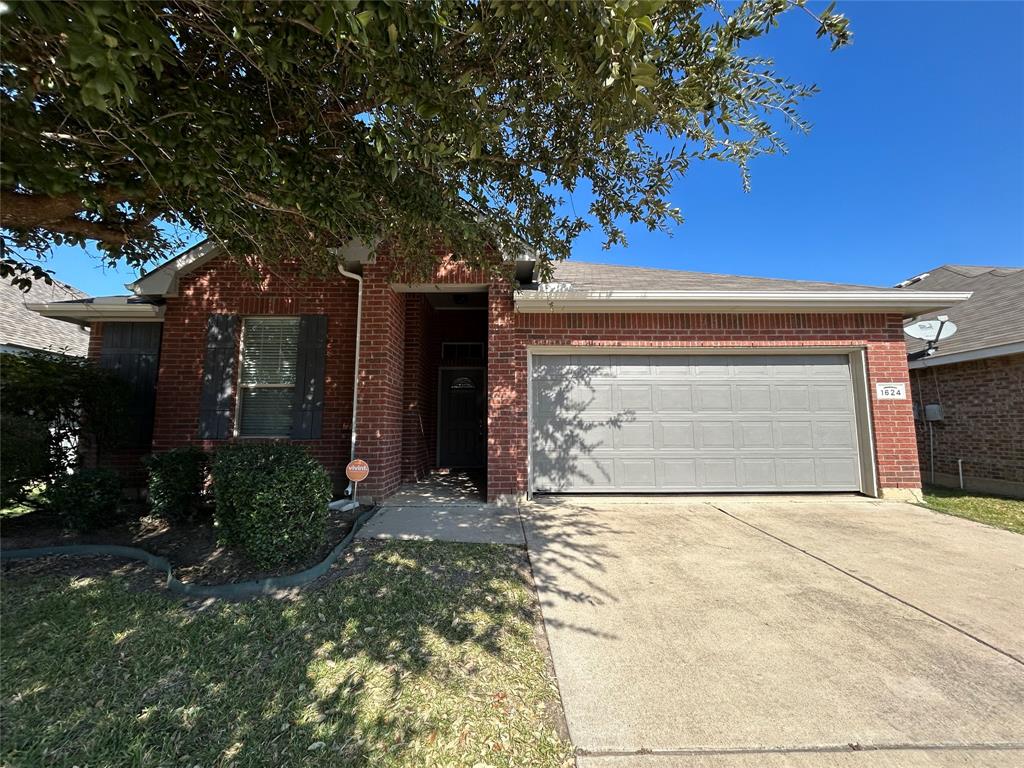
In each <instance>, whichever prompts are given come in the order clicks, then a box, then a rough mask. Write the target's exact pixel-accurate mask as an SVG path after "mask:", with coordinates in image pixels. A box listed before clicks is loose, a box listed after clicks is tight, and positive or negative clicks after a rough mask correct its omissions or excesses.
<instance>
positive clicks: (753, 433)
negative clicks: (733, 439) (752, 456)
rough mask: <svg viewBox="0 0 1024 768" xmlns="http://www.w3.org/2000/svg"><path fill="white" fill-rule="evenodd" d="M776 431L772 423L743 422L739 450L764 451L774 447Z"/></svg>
mask: <svg viewBox="0 0 1024 768" xmlns="http://www.w3.org/2000/svg"><path fill="white" fill-rule="evenodd" d="M773 434H774V430H773V429H772V422H770V421H741V422H740V424H739V446H738V447H739V448H743V449H747V448H751V449H755V450H757V449H763V448H771V447H772V446H773V445H774V440H773V439H772V437H773Z"/></svg>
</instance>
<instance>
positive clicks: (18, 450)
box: [0, 413, 52, 507]
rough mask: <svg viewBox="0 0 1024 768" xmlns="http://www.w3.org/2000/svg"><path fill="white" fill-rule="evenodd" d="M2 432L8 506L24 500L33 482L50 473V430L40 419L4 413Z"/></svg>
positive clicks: (1, 493) (0, 491)
mask: <svg viewBox="0 0 1024 768" xmlns="http://www.w3.org/2000/svg"><path fill="white" fill-rule="evenodd" d="M0 435H3V460H2V461H0V503H2V506H5V507H6V506H7V505H8V504H10V503H12V502H15V501H20V500H21V499H23V498H24V496H25V491H26V490H27V489H28V488H29V487H30V486H31V485H33V484H35V483H38V482H39V481H40V480H41V479H42V478H46V477H49V476H50V470H51V467H52V463H51V459H50V450H49V442H50V432H49V429H48V428H47V426H46V423H45V422H43V421H40V420H39V419H34V418H32V417H31V416H15V415H12V414H8V413H0Z"/></svg>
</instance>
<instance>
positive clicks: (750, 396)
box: [736, 384, 772, 413]
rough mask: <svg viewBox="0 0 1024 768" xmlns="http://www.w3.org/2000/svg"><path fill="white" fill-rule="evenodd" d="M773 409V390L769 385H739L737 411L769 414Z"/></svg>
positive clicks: (737, 386)
mask: <svg viewBox="0 0 1024 768" xmlns="http://www.w3.org/2000/svg"><path fill="white" fill-rule="evenodd" d="M771 409H772V388H771V385H769V384H737V385H736V410H737V411H739V412H740V413H744V412H755V413H756V412H761V413H767V412H769V411H771Z"/></svg>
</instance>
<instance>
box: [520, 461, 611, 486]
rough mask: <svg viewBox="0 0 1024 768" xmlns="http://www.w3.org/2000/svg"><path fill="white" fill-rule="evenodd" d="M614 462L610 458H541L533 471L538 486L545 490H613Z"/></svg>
mask: <svg viewBox="0 0 1024 768" xmlns="http://www.w3.org/2000/svg"><path fill="white" fill-rule="evenodd" d="M614 464H615V462H614V460H613V459H611V458H599V459H593V458H578V459H574V460H572V461H568V462H552V461H548V460H545V459H541V460H540V461H539V462H538V465H537V466H536V467H535V470H534V471H535V473H536V482H537V483H538V487H544V488H545V489H547V490H552V491H568V490H580V491H599V490H614V489H615V483H614V479H615V466H614Z"/></svg>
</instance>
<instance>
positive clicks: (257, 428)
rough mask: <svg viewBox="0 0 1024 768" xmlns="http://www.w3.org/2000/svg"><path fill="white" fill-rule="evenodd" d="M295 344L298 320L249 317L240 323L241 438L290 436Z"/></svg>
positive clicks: (239, 431) (297, 333)
mask: <svg viewBox="0 0 1024 768" xmlns="http://www.w3.org/2000/svg"><path fill="white" fill-rule="evenodd" d="M298 343H299V318H297V317H250V318H246V319H245V320H243V321H242V365H241V375H240V377H239V388H240V395H239V403H238V409H239V413H238V433H239V434H240V435H243V436H245V437H287V436H288V435H289V434H291V431H292V399H293V397H294V395H295V362H296V358H297V357H298Z"/></svg>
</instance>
